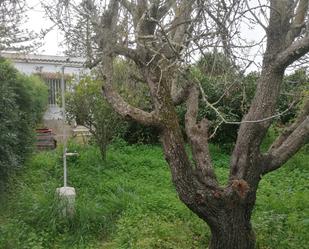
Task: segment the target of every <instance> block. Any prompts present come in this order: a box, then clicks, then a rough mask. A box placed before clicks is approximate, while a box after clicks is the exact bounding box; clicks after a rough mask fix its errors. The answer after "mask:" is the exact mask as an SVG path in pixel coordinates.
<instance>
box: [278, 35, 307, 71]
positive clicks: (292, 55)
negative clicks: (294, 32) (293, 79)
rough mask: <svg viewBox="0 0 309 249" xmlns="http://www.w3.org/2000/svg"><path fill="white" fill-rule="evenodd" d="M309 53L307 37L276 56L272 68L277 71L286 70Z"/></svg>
mask: <svg viewBox="0 0 309 249" xmlns="http://www.w3.org/2000/svg"><path fill="white" fill-rule="evenodd" d="M308 52H309V36H305V37H304V38H302V39H300V40H297V41H295V42H294V43H292V44H291V45H290V46H289V47H288V48H287V49H285V50H284V51H282V52H281V53H279V54H278V56H277V58H276V60H275V62H274V66H275V67H276V68H278V69H281V68H286V67H287V66H289V65H291V64H292V63H293V62H294V61H296V60H298V59H299V58H301V57H302V56H304V55H305V54H306V53H308Z"/></svg>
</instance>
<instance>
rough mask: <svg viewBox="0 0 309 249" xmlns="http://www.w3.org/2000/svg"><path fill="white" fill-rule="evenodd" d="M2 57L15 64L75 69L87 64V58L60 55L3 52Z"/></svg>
mask: <svg viewBox="0 0 309 249" xmlns="http://www.w3.org/2000/svg"><path fill="white" fill-rule="evenodd" d="M0 56H1V57H4V58H6V59H10V60H13V61H15V62H25V63H27V62H28V63H31V62H32V63H52V64H57V65H66V66H74V67H84V66H85V62H86V59H85V58H81V57H68V56H58V55H36V54H24V53H7V52H1V53H0Z"/></svg>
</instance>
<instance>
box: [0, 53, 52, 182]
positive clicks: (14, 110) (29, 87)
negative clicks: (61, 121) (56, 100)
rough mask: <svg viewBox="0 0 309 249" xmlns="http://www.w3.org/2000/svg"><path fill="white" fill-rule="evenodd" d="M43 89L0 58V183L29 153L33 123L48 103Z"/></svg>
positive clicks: (33, 77) (40, 116)
mask: <svg viewBox="0 0 309 249" xmlns="http://www.w3.org/2000/svg"><path fill="white" fill-rule="evenodd" d="M47 96H48V91H47V86H46V85H45V84H44V83H43V82H42V81H41V80H40V79H39V78H37V77H35V76H30V77H29V76H25V75H22V74H20V73H19V72H18V71H17V70H16V69H15V68H14V67H13V66H12V65H11V64H10V63H9V62H7V61H5V60H4V59H1V58H0V181H1V180H5V179H7V177H8V175H9V173H10V172H11V171H13V170H14V169H17V168H18V167H20V166H21V165H22V162H23V161H24V159H25V156H26V155H27V153H29V152H30V151H31V148H32V144H33V141H34V140H33V139H34V133H33V130H34V128H35V125H36V123H37V122H39V121H40V120H41V118H42V115H43V111H44V110H45V107H46V105H47V100H48V97H47Z"/></svg>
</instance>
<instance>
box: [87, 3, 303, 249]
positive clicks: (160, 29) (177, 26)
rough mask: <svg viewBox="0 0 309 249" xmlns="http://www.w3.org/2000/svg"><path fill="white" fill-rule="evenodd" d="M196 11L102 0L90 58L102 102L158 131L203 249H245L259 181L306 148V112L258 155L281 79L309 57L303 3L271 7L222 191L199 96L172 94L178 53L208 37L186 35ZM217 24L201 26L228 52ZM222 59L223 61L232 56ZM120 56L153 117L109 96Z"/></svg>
mask: <svg viewBox="0 0 309 249" xmlns="http://www.w3.org/2000/svg"><path fill="white" fill-rule="evenodd" d="M88 2H91V1H88ZM203 2H204V1H190V0H181V1H175V0H174V1H173V0H169V1H160V0H153V1H146V0H136V1H127V0H110V1H109V4H108V6H107V8H106V10H105V11H104V13H103V14H102V16H100V18H92V19H91V20H92V22H93V26H94V27H95V28H96V29H95V32H96V34H97V43H98V48H99V51H101V52H102V57H100V60H102V74H103V77H104V79H105V81H104V85H103V94H104V96H105V97H106V99H107V100H108V102H109V103H110V104H111V105H112V107H113V108H114V109H115V110H116V111H117V112H118V113H120V114H121V115H122V116H123V117H125V118H131V119H134V120H136V121H138V122H140V123H142V124H145V125H150V126H156V127H158V129H160V134H161V135H160V137H161V141H162V145H163V150H164V155H165V158H166V161H167V162H168V164H169V166H170V170H171V175H172V181H173V183H174V185H175V187H176V190H177V192H178V195H179V198H180V199H181V200H182V201H183V202H184V203H185V204H186V205H187V206H188V208H189V209H191V210H192V211H193V212H194V213H195V214H197V215H198V216H199V217H200V218H201V219H203V220H204V221H205V222H207V224H208V225H209V227H210V229H211V232H212V236H211V240H210V245H209V248H210V249H253V248H254V247H255V235H254V231H253V229H252V226H251V222H250V219H251V214H252V210H253V207H254V205H255V200H256V191H257V188H258V184H259V181H260V179H261V176H262V175H264V174H266V173H268V172H270V171H272V170H275V169H277V168H279V167H281V166H282V165H283V164H284V163H285V162H286V161H287V160H288V159H289V158H290V157H292V156H293V155H294V154H295V153H296V152H297V151H298V150H299V149H300V148H301V147H302V146H303V145H304V144H305V143H307V142H308V138H309V117H308V109H309V108H308V106H309V104H308V103H307V104H306V106H305V109H304V111H303V112H302V113H301V114H300V116H299V117H298V118H297V119H296V121H295V123H294V124H292V125H291V126H290V127H288V129H287V130H286V131H285V132H284V133H283V134H282V135H281V136H280V137H278V139H277V140H276V141H275V142H274V144H273V145H272V146H271V147H270V149H269V151H268V152H267V153H264V154H263V153H261V151H260V145H261V143H262V140H263V138H264V137H265V134H266V132H267V130H268V128H269V127H270V125H271V123H272V121H273V120H272V119H268V117H270V116H272V115H274V114H275V110H276V104H277V100H278V96H279V93H280V88H281V84H282V79H283V76H284V73H285V69H286V68H287V66H289V65H291V64H292V63H293V62H295V61H296V60H298V59H299V58H301V57H302V56H304V55H305V54H306V53H307V52H308V51H309V35H308V32H307V31H306V23H305V22H306V21H307V19H306V18H307V17H306V16H307V15H308V0H299V1H290V0H273V1H270V6H269V12H270V14H269V21H268V27H265V29H266V35H267V47H266V51H265V54H264V59H263V68H262V71H261V76H260V78H259V80H258V86H257V90H256V94H255V97H254V99H253V101H252V104H251V107H250V109H249V111H248V113H247V114H246V115H245V116H244V118H243V120H242V123H241V125H240V128H239V132H238V137H237V140H236V145H235V148H234V151H233V153H232V159H231V164H230V173H229V180H228V182H227V183H226V185H225V186H220V185H219V183H218V181H217V179H216V175H215V172H214V169H213V165H212V162H211V156H210V153H209V150H208V121H207V119H203V120H200V121H199V120H198V119H197V112H198V103H199V101H198V99H199V95H200V92H199V90H198V87H197V86H196V85H195V84H194V82H190V80H189V81H188V82H187V84H186V87H184V88H181V89H178V90H177V91H175V79H177V77H176V76H177V74H178V69H179V68H180V66H179V65H180V64H181V63H182V60H181V57H182V54H183V52H184V51H186V49H187V48H188V47H189V45H190V42H195V41H196V39H205V36H207V35H209V37H211V35H213V34H214V33H215V32H213V33H211V32H210V33H209V34H204V36H203V35H197V34H196V33H194V32H193V31H194V25H198V21H199V20H201V19H203V18H201V17H205V13H207V12H208V13H210V12H209V11H207V4H203ZM205 2H206V1H205ZM230 2H231V5H230V6H229V7H230V8H231V10H229V9H228V8H227V5H228V3H227V2H226V1H220V4H222V9H221V10H222V11H226V12H225V13H226V15H223V16H225V18H226V16H228V15H230V16H232V13H233V8H236V10H235V11H237V6H239V5H240V4H241V3H242V2H243V1H236V0H235V1H230ZM89 6H92V7H91V8H93V10H91V9H90V11H88V12H89V13H98V10H97V9H96V7H95V5H94V4H92V5H91V4H89ZM235 6H236V7H235ZM89 8H90V7H89ZM203 8H206V12H205V11H204V10H203ZM120 10H122V11H124V10H125V11H126V12H127V13H129V14H130V15H131V17H132V18H131V19H132V23H133V29H134V37H135V40H134V41H135V46H131V47H127V46H123V44H122V43H121V42H120V39H119V37H117V32H118V31H119V30H118V28H119V27H118V26H117V22H118V19H117V18H118V17H120V16H121V11H120ZM167 16H168V18H167ZM219 18H220V17H215V16H214V15H209V20H211V19H214V20H212V21H214V22H212V23H215V24H217V25H218V26H220V27H219V28H218V30H219V31H218V32H219V33H220V32H221V34H219V36H220V37H222V39H224V41H222V44H223V45H224V46H228V44H229V43H228V42H227V40H226V39H228V37H229V34H228V33H227V32H228V27H223V25H224V21H220V20H219ZM225 20H228V18H226V19H225ZM206 21H207V19H206ZM167 23H168V25H166V24H167ZM204 25H206V23H204ZM222 32H224V34H222ZM209 37H208V38H209ZM226 49H227V51H229V52H228V53H231V49H230V48H226ZM119 55H121V56H123V57H126V58H127V59H129V60H131V61H133V62H134V63H135V64H136V65H137V66H138V68H139V70H140V74H141V75H142V77H143V80H144V81H145V82H146V83H147V84H148V86H149V89H150V95H151V98H152V103H153V111H152V112H146V111H144V110H140V109H138V108H136V107H133V106H131V105H130V104H128V103H127V102H126V101H125V100H124V99H123V98H122V97H121V96H120V95H119V94H118V93H117V92H116V91H115V89H113V60H114V58H115V57H117V56H119ZM176 85H177V84H176ZM175 93H177V94H175ZM181 102H186V105H187V113H186V116H185V130H186V135H187V137H188V140H189V143H190V145H191V150H192V155H193V161H191V160H189V157H188V155H187V153H186V150H185V142H184V138H183V135H182V133H181V129H180V126H179V122H178V118H177V114H176V110H175V105H176V104H179V103H181Z"/></svg>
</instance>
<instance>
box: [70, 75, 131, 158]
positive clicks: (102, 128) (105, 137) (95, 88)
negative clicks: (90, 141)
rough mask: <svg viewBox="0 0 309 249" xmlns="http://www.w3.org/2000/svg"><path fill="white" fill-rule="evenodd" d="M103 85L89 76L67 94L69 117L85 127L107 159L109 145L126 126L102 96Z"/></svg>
mask: <svg viewBox="0 0 309 249" xmlns="http://www.w3.org/2000/svg"><path fill="white" fill-rule="evenodd" d="M100 86H101V83H100V82H99V81H97V80H93V79H92V78H91V77H90V76H87V77H85V78H83V79H82V80H80V81H79V83H78V84H77V85H75V86H74V91H72V92H69V93H68V94H67V107H66V110H67V116H68V119H69V120H75V121H76V123H77V124H79V125H84V126H85V127H87V128H88V129H89V131H90V133H91V134H92V135H93V137H94V140H95V142H96V143H97V145H98V146H99V148H100V152H101V155H102V159H103V160H104V161H105V159H106V151H107V146H108V144H109V143H110V142H111V141H112V139H113V138H114V137H115V136H116V135H117V134H122V133H123V132H124V130H125V127H126V124H125V122H124V121H123V120H122V118H121V116H119V115H118V114H117V113H116V112H114V110H113V109H112V108H111V107H110V106H109V104H108V103H107V102H106V101H105V100H104V99H103V98H102V96H101V94H100Z"/></svg>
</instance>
